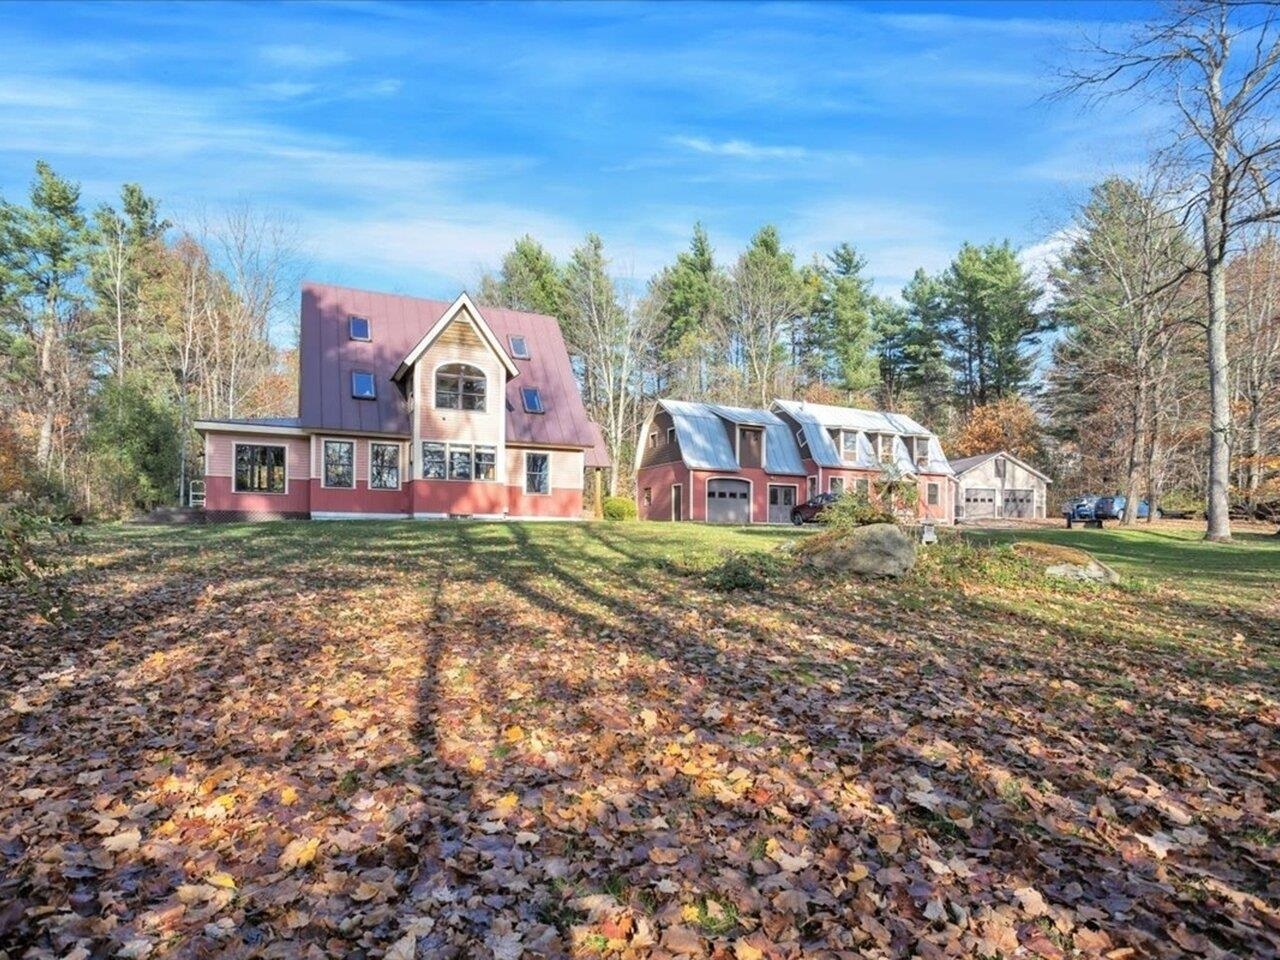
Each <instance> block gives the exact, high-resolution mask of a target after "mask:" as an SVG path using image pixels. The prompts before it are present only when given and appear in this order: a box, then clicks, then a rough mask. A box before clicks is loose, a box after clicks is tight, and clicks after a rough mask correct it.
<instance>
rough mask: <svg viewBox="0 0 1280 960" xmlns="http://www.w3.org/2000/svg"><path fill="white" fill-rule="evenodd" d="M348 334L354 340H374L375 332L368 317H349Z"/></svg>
mask: <svg viewBox="0 0 1280 960" xmlns="http://www.w3.org/2000/svg"><path fill="white" fill-rule="evenodd" d="M347 336H349V337H350V338H351V339H352V340H372V339H373V332H372V330H371V329H370V326H369V319H368V318H367V317H347Z"/></svg>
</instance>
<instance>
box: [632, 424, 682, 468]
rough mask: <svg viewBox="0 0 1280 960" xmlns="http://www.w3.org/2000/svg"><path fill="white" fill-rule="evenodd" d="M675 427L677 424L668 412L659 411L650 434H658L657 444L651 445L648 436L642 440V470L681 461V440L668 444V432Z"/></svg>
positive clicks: (650, 428) (651, 426)
mask: <svg viewBox="0 0 1280 960" xmlns="http://www.w3.org/2000/svg"><path fill="white" fill-rule="evenodd" d="M673 426H675V424H674V422H673V421H672V419H671V414H669V413H668V412H667V411H665V410H659V411H658V412H657V413H656V414H654V417H653V423H652V424H651V425H650V427H649V433H651V434H652V433H653V432H655V431H656V432H657V434H658V438H657V442H656V443H652V444H651V443H650V442H649V437H648V436H645V437H642V438H641V439H642V440H643V441H644V452H643V453H642V454H641V456H640V469H642V470H643V469H644V468H645V467H652V466H656V465H657V464H660V463H676V462H678V461H679V460H680V440H679V439H678V438H677V439H676V441H675V442H674V443H667V431H668V430H670V429H671V428H672V427H673Z"/></svg>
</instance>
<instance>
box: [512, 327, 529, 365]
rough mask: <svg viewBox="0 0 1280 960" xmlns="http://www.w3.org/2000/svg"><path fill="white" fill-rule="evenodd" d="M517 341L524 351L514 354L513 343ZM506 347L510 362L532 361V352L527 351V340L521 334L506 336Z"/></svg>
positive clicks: (514, 347)
mask: <svg viewBox="0 0 1280 960" xmlns="http://www.w3.org/2000/svg"><path fill="white" fill-rule="evenodd" d="M517 340H519V341H520V342H521V343H523V344H524V350H522V351H520V352H519V353H517V352H516V344H515V341H517ZM507 347H508V348H509V350H510V353H511V359H512V360H532V359H533V351H532V350H530V349H529V338H528V337H527V336H525V335H524V334H523V333H509V334H507Z"/></svg>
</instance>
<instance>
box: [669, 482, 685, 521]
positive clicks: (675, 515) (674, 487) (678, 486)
mask: <svg viewBox="0 0 1280 960" xmlns="http://www.w3.org/2000/svg"><path fill="white" fill-rule="evenodd" d="M677 490H679V491H680V513H676V491H677ZM670 497H671V519H672V521H673V522H674V521H677V520H683V519H684V516H683V513H684V484H683V483H673V484H672V485H671V493H670Z"/></svg>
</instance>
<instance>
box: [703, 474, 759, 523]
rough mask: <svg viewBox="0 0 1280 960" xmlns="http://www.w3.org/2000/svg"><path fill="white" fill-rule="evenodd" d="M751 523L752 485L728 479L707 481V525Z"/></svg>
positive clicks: (744, 481)
mask: <svg viewBox="0 0 1280 960" xmlns="http://www.w3.org/2000/svg"><path fill="white" fill-rule="evenodd" d="M750 522H751V484H750V483H748V482H747V481H746V480H730V479H727V478H720V479H716V480H708V481H707V523H750Z"/></svg>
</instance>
